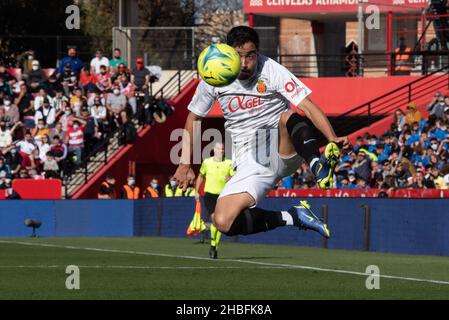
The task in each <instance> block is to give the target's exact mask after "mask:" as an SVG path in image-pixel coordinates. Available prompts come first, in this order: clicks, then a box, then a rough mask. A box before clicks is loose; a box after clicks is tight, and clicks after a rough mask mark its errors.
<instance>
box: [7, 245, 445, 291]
mask: <svg viewBox="0 0 449 320" xmlns="http://www.w3.org/2000/svg"><path fill="white" fill-rule="evenodd" d="M0 243H6V244H20V245H26V246H39V247H50V248H61V249H73V250H85V251H98V252H112V253H126V254H135V255H145V256H156V257H167V258H178V259H192V260H203V261H210V262H212V263H217V262H220V263H223V262H238V263H246V264H254V265H260V266H270V267H282V268H289V269H302V270H312V271H322V272H330V273H341V274H351V275H357V276H364V277H367V276H374V275H372V274H368V273H364V272H357V271H349V270H340V269H328V268H319V267H311V266H302V265H296V264H283V263H270V262H259V261H248V260H240V259H221V260H212V259H210V258H205V257H195V256H179V255H174V254H166V253H155V252H145V251H131V250H116V249H101V248H89V247H74V246H63V245H56V244H50V243H31V242H23V241H6V240H0ZM379 277H380V278H385V279H396V280H405V281H415V282H428V283H435V284H445V285H449V281H441V280H431V279H419V278H410V277H399V276H390V275H383V274H381V275H379Z"/></svg>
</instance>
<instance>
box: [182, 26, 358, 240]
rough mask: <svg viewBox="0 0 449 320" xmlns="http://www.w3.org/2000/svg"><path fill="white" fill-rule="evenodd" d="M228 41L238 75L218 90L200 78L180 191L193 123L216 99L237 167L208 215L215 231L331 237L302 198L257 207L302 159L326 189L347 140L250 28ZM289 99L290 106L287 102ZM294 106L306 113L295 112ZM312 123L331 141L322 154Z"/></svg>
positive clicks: (188, 173)
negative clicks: (292, 230)
mask: <svg viewBox="0 0 449 320" xmlns="http://www.w3.org/2000/svg"><path fill="white" fill-rule="evenodd" d="M227 44H228V45H230V46H232V47H234V48H235V49H236V50H237V52H238V53H239V54H240V58H241V69H240V73H239V76H238V78H237V80H235V81H234V82H233V83H231V84H230V85H228V86H225V87H220V88H216V87H213V86H210V85H208V84H207V83H206V82H204V81H200V83H199V85H198V88H197V91H196V94H195V95H194V97H193V98H192V101H191V103H190V104H189V106H188V109H189V111H190V113H189V115H188V116H187V120H186V123H185V130H184V135H183V139H182V153H181V159H180V163H179V166H178V168H177V170H176V173H175V179H176V180H177V181H178V183H179V185H180V187H182V188H183V189H184V188H187V186H188V184H189V183H191V182H192V181H193V180H194V178H195V175H194V173H193V170H192V169H191V166H190V158H191V155H192V146H193V140H194V139H196V137H194V136H193V124H194V122H195V121H200V120H201V119H202V118H203V117H205V116H206V115H207V113H208V112H209V111H210V109H211V108H212V105H213V104H214V101H215V100H218V102H219V103H220V106H221V109H222V111H223V114H224V118H225V120H226V123H225V129H226V130H227V131H228V132H229V133H230V134H231V137H232V147H233V155H232V158H233V166H234V169H235V170H236V174H235V175H234V176H233V177H232V178H231V179H230V180H229V181H228V182H227V183H226V185H225V187H224V189H223V190H222V192H221V193H220V196H219V197H218V200H217V205H216V207H215V211H214V214H213V215H212V221H213V223H214V224H215V226H216V227H217V228H218V230H220V231H221V232H223V233H224V234H226V235H228V236H234V235H249V234H254V233H258V232H265V231H268V230H272V229H275V228H277V227H282V226H296V227H298V228H299V229H311V230H314V231H316V232H318V233H319V234H321V235H322V236H323V237H326V238H329V237H330V232H329V229H328V227H327V225H326V224H324V223H323V222H322V221H320V219H318V218H317V217H316V216H315V214H314V213H313V212H312V210H311V207H310V205H309V204H308V203H307V202H306V201H300V203H299V205H297V206H293V207H292V208H290V209H289V210H287V211H269V210H265V209H262V208H259V207H257V205H258V203H259V202H260V201H261V200H263V198H264V197H265V196H266V194H267V193H268V192H269V191H270V190H271V189H272V188H273V186H275V185H276V183H277V182H278V181H279V180H280V179H282V178H283V177H285V176H288V175H291V174H293V173H294V172H295V171H296V169H297V168H298V167H299V165H300V164H301V161H302V160H303V159H304V160H305V161H307V163H308V164H309V166H310V167H311V169H312V172H313V173H314V175H315V178H316V181H317V183H318V185H319V186H320V187H321V188H330V187H331V186H332V184H333V172H334V168H335V165H336V163H337V161H338V156H339V148H338V146H337V145H347V144H348V143H349V141H348V138H347V137H337V136H336V134H335V132H334V130H333V128H332V126H331V125H330V123H329V120H328V119H327V117H326V116H325V114H324V113H323V112H322V111H321V110H320V109H319V108H318V107H317V106H316V105H315V104H314V103H313V102H312V101H311V100H310V99H309V98H307V96H308V95H309V94H310V93H311V90H310V89H309V88H307V87H306V86H305V85H304V84H303V83H302V82H301V81H299V80H298V79H297V78H296V77H295V76H294V75H293V74H292V73H291V72H289V71H288V70H287V69H286V68H285V67H283V66H282V65H280V64H278V63H277V62H275V61H274V60H272V59H270V58H268V57H265V56H263V55H261V54H259V37H258V34H257V32H256V31H255V30H254V29H252V28H249V27H245V26H238V27H235V28H233V29H231V30H230V31H229V33H228V34H227ZM290 104H292V105H293V106H294V107H295V108H294V109H292V108H290ZM297 109H300V110H302V111H303V112H304V114H305V116H306V117H303V116H301V115H299V113H298V112H296V111H297ZM313 126H315V127H316V128H318V129H319V130H320V131H321V132H322V133H323V135H324V136H325V137H326V138H327V140H328V141H329V143H328V144H327V146H326V148H325V151H324V153H323V154H322V155H321V156H320V152H319V148H318V142H317V137H316V136H314V135H313V130H312V129H313ZM190 137H193V138H190Z"/></svg>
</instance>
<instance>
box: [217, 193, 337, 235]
mask: <svg viewBox="0 0 449 320" xmlns="http://www.w3.org/2000/svg"><path fill="white" fill-rule="evenodd" d="M252 204H254V199H253V198H252V197H251V195H249V193H247V192H242V193H238V194H232V195H228V196H225V197H222V198H220V199H219V200H218V202H217V206H216V208H215V213H214V214H213V217H212V219H213V221H214V224H215V225H216V227H217V228H218V229H219V230H220V231H221V232H223V233H224V234H226V235H227V236H235V235H249V234H255V233H259V232H266V231H269V230H273V229H275V228H278V227H284V226H296V227H299V228H300V229H310V230H314V231H316V232H318V233H320V234H321V235H322V236H323V237H326V238H329V237H330V233H329V230H328V228H327V226H326V225H325V224H324V223H323V222H322V221H320V219H318V218H317V217H316V216H315V214H314V213H313V212H312V210H311V208H310V206H309V205H308V204H307V202H306V201H301V202H300V205H298V206H294V207H293V208H291V209H290V210H288V211H270V210H265V209H261V208H257V207H256V208H250V206H251V205H252Z"/></svg>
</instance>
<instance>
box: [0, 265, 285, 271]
mask: <svg viewBox="0 0 449 320" xmlns="http://www.w3.org/2000/svg"><path fill="white" fill-rule="evenodd" d="M66 267H67V266H66V265H21V266H14V265H11V266H7V265H3V266H1V265H0V269H59V268H64V269H65V268H66ZM77 267H79V268H83V269H149V270H154V269H156V270H158V269H162V270H170V269H173V270H190V269H254V268H256V269H285V267H271V266H257V267H254V266H247V267H237V266H176V267H174V266H112V265H111V266H107V265H102V266H101V265H91V266H89V265H77Z"/></svg>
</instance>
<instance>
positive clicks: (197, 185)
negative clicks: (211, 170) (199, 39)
mask: <svg viewBox="0 0 449 320" xmlns="http://www.w3.org/2000/svg"><path fill="white" fill-rule="evenodd" d="M203 182H204V176H203V175H202V174H201V173H200V174H198V178H196V183H195V199H199V198H200V188H201V185H202V184H203Z"/></svg>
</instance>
